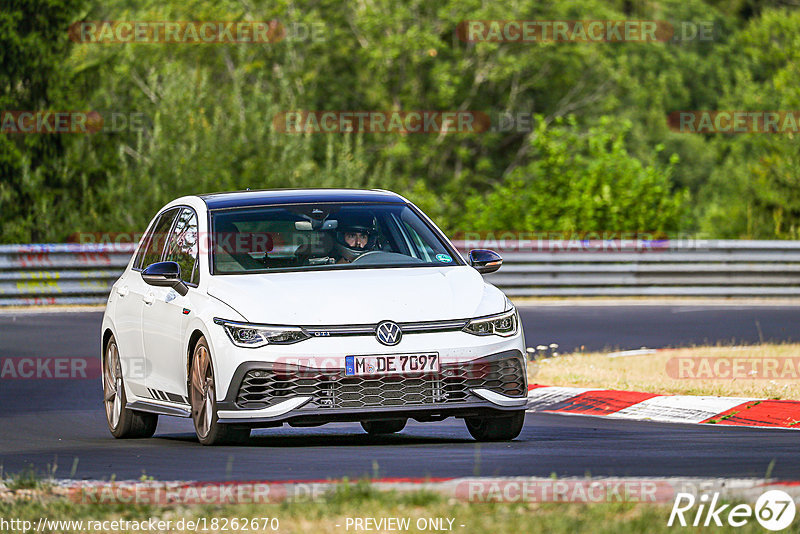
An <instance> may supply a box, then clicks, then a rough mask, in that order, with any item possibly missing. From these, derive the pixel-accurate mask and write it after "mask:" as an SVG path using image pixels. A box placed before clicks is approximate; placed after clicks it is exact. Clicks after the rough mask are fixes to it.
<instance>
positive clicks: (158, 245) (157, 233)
mask: <svg viewBox="0 0 800 534" xmlns="http://www.w3.org/2000/svg"><path fill="white" fill-rule="evenodd" d="M178 211H179V209H178V208H172V209H169V210H167V211H165V212H164V213H162V214H161V216H160V217H159V218H158V220H157V221H156V222H155V224H153V228H152V229H151V230H150V234H149V235H148V236H147V237H146V238H145V241H144V242H143V243H144V245H143V249H142V250H144V253H143V254H142V255H141V256H142V257H141V259H138V260H137V261H139V263H138V264H136V263H134V267H135V268H138V269H145V268H147V266H148V265H151V264H153V263H156V262H158V261H161V253H162V252H163V251H164V243H165V242H166V240H167V239H166V238H167V233H168V232H169V230H170V228H171V227H172V222H173V221H174V220H175V216H176V215H177V214H178Z"/></svg>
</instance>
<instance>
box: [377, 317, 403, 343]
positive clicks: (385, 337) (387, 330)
mask: <svg viewBox="0 0 800 534" xmlns="http://www.w3.org/2000/svg"><path fill="white" fill-rule="evenodd" d="M375 337H376V338H378V342H380V343H382V344H383V345H389V346H390V347H391V346H392V345H397V344H398V343H400V340H401V339H402V338H403V332H402V331H401V330H400V327H399V326H397V323H393V322H392V321H383V322H380V323H378V327H377V328H376V329H375Z"/></svg>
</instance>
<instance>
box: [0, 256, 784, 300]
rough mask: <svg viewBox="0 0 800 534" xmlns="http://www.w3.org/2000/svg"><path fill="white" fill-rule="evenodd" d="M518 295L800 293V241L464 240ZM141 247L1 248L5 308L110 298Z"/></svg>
mask: <svg viewBox="0 0 800 534" xmlns="http://www.w3.org/2000/svg"><path fill="white" fill-rule="evenodd" d="M455 245H456V247H457V248H458V249H459V250H460V251H461V252H462V254H463V255H464V256H466V252H467V251H468V250H469V249H470V248H494V249H496V250H497V251H498V252H499V253H500V254H501V255H502V256H503V259H504V265H503V267H502V268H501V269H500V271H499V272H497V273H493V274H489V275H486V280H487V281H489V282H491V283H493V284H495V285H496V286H498V287H499V288H501V289H502V290H503V291H504V292H505V293H506V294H507V295H509V296H516V297H521V296H531V297H539V296H541V297H546V296H551V297H552V296H557V297H579V296H607V297H615V296H718V297H738V296H746V297H796V296H800V241H736V240H714V241H682V242H670V241H647V242H645V241H627V242H626V241H614V242H611V241H605V242H603V241H597V242H589V241H547V242H546V243H542V242H538V243H537V242H524V243H522V242H511V243H507V242H486V241H483V242H470V241H456V242H455ZM133 249H134V245H133V244H122V245H120V244H85V245H81V244H41V245H0V306H14V305H23V306H24V305H51V304H102V303H104V302H105V300H106V298H107V296H108V292H109V290H110V288H111V285H112V284H113V283H114V280H116V278H117V277H119V275H120V274H121V272H122V270H123V269H124V268H125V266H126V265H127V263H128V260H129V259H130V256H131V254H132V253H133Z"/></svg>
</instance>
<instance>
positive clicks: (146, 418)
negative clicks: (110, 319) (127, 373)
mask: <svg viewBox="0 0 800 534" xmlns="http://www.w3.org/2000/svg"><path fill="white" fill-rule="evenodd" d="M127 404H128V399H127V397H126V396H125V380H124V377H123V373H122V364H121V363H120V359H119V347H118V346H117V340H116V339H115V338H114V336H113V335H112V336H111V337H110V338H109V340H108V343H106V346H105V350H104V351H103V406H104V407H105V412H106V424H107V425H108V430H109V431H111V435H112V436H114V437H115V438H118V439H140V438H149V437H152V436H153V434H155V433H156V427H157V426H158V415H157V414H154V413H147V412H139V411H136V410H129V409H128V408H126V407H125V406H127Z"/></svg>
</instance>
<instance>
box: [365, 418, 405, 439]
mask: <svg viewBox="0 0 800 534" xmlns="http://www.w3.org/2000/svg"><path fill="white" fill-rule="evenodd" d="M407 422H408V419H390V420H388V421H361V428H363V429H364V430H366V431H367V433H368V434H369V435H370V436H377V435H380V434H394V433H395V432H400V431H401V430H403V429H404V428H405V427H406V423H407Z"/></svg>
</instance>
